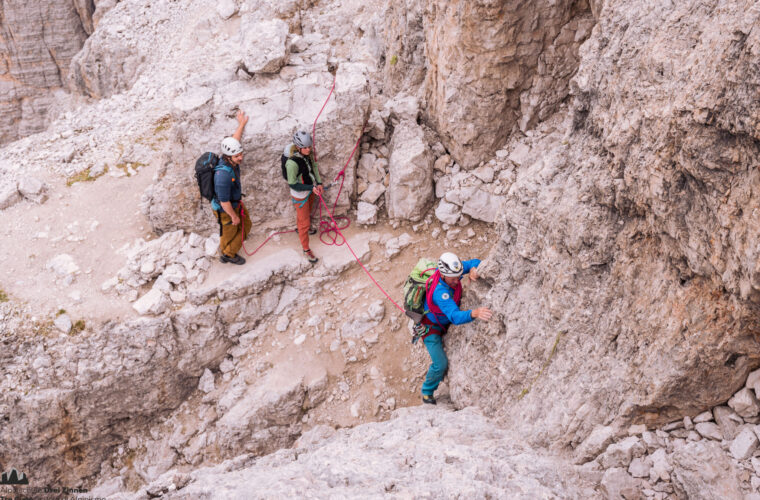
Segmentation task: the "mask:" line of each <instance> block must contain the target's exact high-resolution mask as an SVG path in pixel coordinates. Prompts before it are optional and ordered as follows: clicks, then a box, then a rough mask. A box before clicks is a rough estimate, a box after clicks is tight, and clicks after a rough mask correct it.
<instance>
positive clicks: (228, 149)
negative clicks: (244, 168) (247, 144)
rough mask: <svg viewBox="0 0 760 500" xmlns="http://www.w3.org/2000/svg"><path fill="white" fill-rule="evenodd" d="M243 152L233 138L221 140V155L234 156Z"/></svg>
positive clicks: (238, 142) (240, 145) (241, 146)
mask: <svg viewBox="0 0 760 500" xmlns="http://www.w3.org/2000/svg"><path fill="white" fill-rule="evenodd" d="M242 152H243V145H242V144H240V141H238V140H237V139H235V138H234V137H225V138H224V139H223V140H222V154H223V155H225V156H235V155H238V154H240V153H242Z"/></svg>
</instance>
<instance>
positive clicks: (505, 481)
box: [95, 407, 602, 500]
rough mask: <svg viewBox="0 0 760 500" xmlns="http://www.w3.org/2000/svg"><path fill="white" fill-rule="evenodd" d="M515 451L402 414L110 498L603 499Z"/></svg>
mask: <svg viewBox="0 0 760 500" xmlns="http://www.w3.org/2000/svg"><path fill="white" fill-rule="evenodd" d="M516 441H517V440H516V439H515V437H514V436H512V435H511V434H509V433H508V432H506V431H504V430H503V429H499V428H498V427H495V426H494V425H493V424H492V423H491V422H490V421H488V420H487V419H486V418H484V417H483V416H482V415H481V414H480V413H479V412H478V411H477V410H476V409H472V408H468V409H465V410H462V411H458V412H452V411H451V410H449V409H445V408H437V409H432V408H422V407H419V408H411V409H403V410H398V411H397V412H396V414H395V418H393V419H392V420H390V421H387V422H382V423H373V424H365V425H361V426H358V427H355V428H353V429H340V430H337V431H336V430H335V429H333V428H331V427H327V426H318V427H315V428H313V429H312V430H311V431H309V432H307V433H305V434H304V435H303V436H302V437H301V438H300V439H299V441H298V442H297V443H296V446H295V448H294V449H288V450H280V451H278V452H276V453H273V454H271V455H269V456H267V457H263V458H259V459H253V457H250V456H246V455H243V456H240V457H237V458H235V459H233V460H228V461H227V462H224V463H222V464H220V465H219V466H217V467H213V468H207V469H199V470H196V471H193V472H191V473H190V474H183V473H181V472H179V471H175V470H172V471H169V472H167V473H166V474H164V475H163V476H162V477H161V478H159V479H158V480H157V481H155V482H154V483H152V484H150V485H148V486H147V487H145V488H143V489H141V490H140V491H139V492H137V493H136V494H134V495H129V494H121V495H116V496H114V497H113V498H115V499H127V498H131V499H134V500H137V499H147V498H151V497H155V496H158V495H163V498H170V499H191V498H192V499H203V498H220V497H224V498H272V497H283V496H296V497H306V496H315V497H318V498H322V497H329V496H335V495H338V496H340V497H357V496H359V497H362V498H410V497H413V498H419V497H432V498H446V497H450V496H456V495H464V496H466V497H468V498H480V497H492V498H517V497H525V498H589V499H594V498H602V497H601V495H600V494H599V493H598V492H596V491H595V490H594V482H595V480H597V474H595V473H593V472H591V473H587V472H584V471H582V470H581V469H579V468H576V467H572V466H568V465H566V464H564V463H563V462H562V461H561V460H557V459H555V458H552V457H541V456H537V455H535V454H534V453H533V452H532V451H530V450H529V449H526V448H524V447H522V446H521V445H520V444H517V443H516ZM172 485H173V486H172ZM99 491H100V490H95V493H98V494H101V493H100V492H99ZM103 491H106V490H103Z"/></svg>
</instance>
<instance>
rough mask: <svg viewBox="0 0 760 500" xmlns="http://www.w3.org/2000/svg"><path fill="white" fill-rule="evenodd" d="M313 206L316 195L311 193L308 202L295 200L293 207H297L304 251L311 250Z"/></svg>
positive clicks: (297, 222)
mask: <svg viewBox="0 0 760 500" xmlns="http://www.w3.org/2000/svg"><path fill="white" fill-rule="evenodd" d="M313 204H314V193H309V196H308V198H307V199H306V201H303V200H296V199H295V198H293V205H294V206H295V207H296V227H297V228H298V239H300V240H301V246H302V247H303V249H304V250H309V228H310V227H311V207H312V205H313Z"/></svg>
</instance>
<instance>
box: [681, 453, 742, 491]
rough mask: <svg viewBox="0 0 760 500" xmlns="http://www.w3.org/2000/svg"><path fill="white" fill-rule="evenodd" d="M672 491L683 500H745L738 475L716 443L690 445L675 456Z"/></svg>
mask: <svg viewBox="0 0 760 500" xmlns="http://www.w3.org/2000/svg"><path fill="white" fill-rule="evenodd" d="M671 477H672V483H673V487H674V488H675V489H676V491H677V492H679V493H680V494H681V495H682V496H683V497H684V498H689V499H697V500H733V499H735V500H742V499H743V498H744V496H743V494H742V491H741V489H740V487H739V484H740V482H739V474H738V471H737V470H736V468H735V467H734V465H733V464H732V463H731V460H730V459H729V458H728V457H727V456H726V454H725V453H723V450H722V449H721V447H720V445H719V444H718V443H716V442H714V441H699V442H696V443H688V444H686V446H684V447H683V448H682V449H681V450H679V451H676V452H675V453H673V474H672V476H671Z"/></svg>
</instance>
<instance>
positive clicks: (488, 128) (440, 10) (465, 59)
mask: <svg viewBox="0 0 760 500" xmlns="http://www.w3.org/2000/svg"><path fill="white" fill-rule="evenodd" d="M424 26H425V34H424V36H425V47H426V52H427V55H428V61H427V63H428V65H429V66H428V71H427V75H426V81H425V89H426V94H427V97H428V101H429V108H430V109H429V113H430V118H431V119H432V121H433V123H435V125H436V127H435V128H436V129H437V131H438V133H439V134H440V135H441V137H442V138H443V142H444V144H445V145H446V146H447V148H448V149H449V151H450V152H451V154H452V156H453V157H454V159H456V161H457V162H459V164H460V165H462V166H463V167H465V168H470V167H474V166H477V164H478V162H480V161H481V160H483V159H485V158H488V157H489V156H491V155H492V154H493V152H494V151H496V150H497V149H499V147H501V146H502V145H503V144H504V142H505V141H506V139H507V137H508V136H509V134H510V133H511V131H512V130H514V129H522V130H527V129H528V128H530V127H532V126H533V125H534V124H535V123H536V122H537V121H538V120H539V119H545V118H546V117H548V116H549V115H551V114H552V113H553V112H554V111H556V109H557V107H558V104H559V103H560V102H561V101H562V100H563V99H564V98H565V97H566V96H567V94H568V82H569V80H570V78H571V77H572V76H573V74H574V73H575V70H576V69H577V67H578V61H579V57H578V48H579V46H580V44H581V43H582V42H583V41H584V40H585V39H586V38H587V37H588V36H589V34H590V32H591V28H592V26H593V18H592V16H591V12H590V10H589V7H588V4H587V3H586V2H552V1H539V2H525V1H523V0H509V1H501V2H493V1H485V0H478V1H470V0H460V1H448V0H434V1H430V2H428V5H427V8H426V10H425V23H424Z"/></svg>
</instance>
